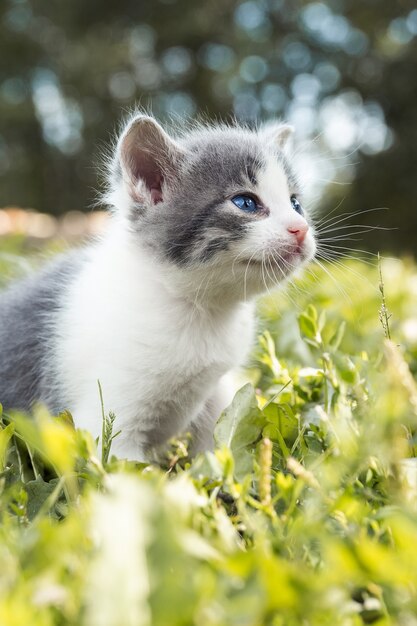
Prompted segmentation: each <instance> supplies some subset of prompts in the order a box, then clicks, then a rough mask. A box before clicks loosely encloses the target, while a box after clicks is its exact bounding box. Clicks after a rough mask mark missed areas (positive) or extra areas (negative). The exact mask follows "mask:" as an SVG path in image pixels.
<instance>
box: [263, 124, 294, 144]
mask: <svg viewBox="0 0 417 626" xmlns="http://www.w3.org/2000/svg"><path fill="white" fill-rule="evenodd" d="M262 134H263V136H264V137H265V139H266V140H267V141H269V142H270V143H273V144H275V145H276V146H278V148H279V149H280V150H284V148H285V147H287V144H288V141H289V139H290V138H291V137H292V136H293V134H294V126H291V125H290V124H284V123H282V122H267V123H266V124H265V126H264V127H263V128H262Z"/></svg>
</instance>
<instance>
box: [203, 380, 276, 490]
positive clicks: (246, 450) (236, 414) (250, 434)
mask: <svg viewBox="0 0 417 626" xmlns="http://www.w3.org/2000/svg"><path fill="white" fill-rule="evenodd" d="M264 425H265V418H264V416H263V414H262V411H261V410H260V409H259V407H258V403H257V400H256V395H255V390H254V388H253V387H252V385H251V384H250V383H248V384H247V385H245V386H244V387H242V388H241V389H239V391H238V392H237V393H236V395H235V397H234V399H233V402H232V404H231V405H230V406H229V407H228V408H227V409H226V410H225V411H223V413H222V414H221V416H220V418H219V421H218V422H217V424H216V427H215V430H214V440H215V442H216V445H217V446H218V447H221V446H224V445H226V446H227V447H228V448H230V449H231V451H232V453H233V457H234V459H235V476H236V478H237V479H238V480H241V479H242V478H243V477H244V475H245V474H246V473H247V472H250V471H251V470H252V465H253V458H252V455H251V454H250V450H251V449H252V447H253V444H254V443H255V442H256V441H257V440H258V439H259V438H260V436H261V434H262V427H263V426H264Z"/></svg>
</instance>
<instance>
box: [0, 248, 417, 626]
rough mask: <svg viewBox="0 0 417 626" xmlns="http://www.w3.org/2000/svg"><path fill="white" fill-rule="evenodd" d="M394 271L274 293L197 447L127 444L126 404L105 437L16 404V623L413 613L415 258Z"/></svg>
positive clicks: (10, 562)
mask: <svg viewBox="0 0 417 626" xmlns="http://www.w3.org/2000/svg"><path fill="white" fill-rule="evenodd" d="M0 262H1V263H3V265H4V263H5V261H4V259H3V260H2V261H0ZM3 265H2V268H3ZM329 273H330V275H329ZM382 276H383V282H384V288H383V291H384V294H382V293H381V288H380V287H381V281H380V276H379V271H378V267H377V263H376V262H375V264H372V266H369V265H366V264H364V263H361V262H359V261H351V262H350V263H348V265H347V267H345V269H342V268H340V269H338V268H337V267H336V266H334V267H332V266H325V268H324V269H323V268H319V267H315V268H314V276H313V275H307V276H306V277H305V278H304V280H303V281H301V282H300V283H298V285H297V288H295V289H292V290H291V291H290V294H289V296H288V297H287V296H284V295H272V296H268V297H266V298H264V299H263V300H262V301H261V302H260V305H259V318H260V324H259V338H258V342H257V345H256V347H255V350H254V353H253V358H252V361H251V363H250V366H249V367H248V369H247V371H246V372H245V373H244V374H242V384H243V383H244V381H249V382H246V383H245V384H243V386H242V388H241V390H240V391H239V392H238V394H237V395H236V397H235V400H234V402H233V404H232V405H231V406H230V407H229V408H228V409H227V410H226V411H225V413H224V414H223V415H222V416H221V418H220V420H219V422H218V424H217V427H216V450H215V451H214V452H213V453H207V454H205V455H201V456H199V457H197V458H196V459H194V460H191V459H189V457H188V455H187V437H184V439H183V440H178V441H174V442H172V444H171V445H170V446H169V448H168V449H167V450H166V451H165V452H164V453H163V454H161V458H160V459H159V462H158V463H154V464H150V465H147V466H145V465H139V464H134V463H127V462H125V461H121V460H117V459H115V458H114V457H112V455H111V449H110V450H109V447H110V444H111V438H112V436H113V434H112V429H113V432H115V431H117V416H116V419H115V421H114V423H113V416H111V415H110V416H106V417H105V424H104V425H103V433H105V441H104V442H103V445H102V444H101V443H100V445H99V446H98V448H97V447H96V444H95V442H94V441H93V439H92V437H91V436H90V435H89V434H88V433H86V432H81V431H75V430H74V428H73V426H72V423H71V418H70V416H69V415H66V416H61V417H60V418H52V417H50V416H49V415H47V414H46V412H45V411H44V410H43V409H41V408H40V409H39V410H38V411H37V412H36V415H35V419H34V420H29V419H27V418H26V417H25V416H21V415H14V416H6V415H3V417H2V430H1V431H0V476H1V479H0V490H1V496H0V515H1V525H0V535H1V537H0V564H1V566H0V624H1V625H3V624H4V625H6V626H28V625H29V624H30V626H50V625H51V626H52V625H59V626H64V625H65V626H66V625H74V626H151V625H152V626H188V625H190V626H191V625H193V626H194V625H195V626H246V625H247V626H261V625H265V626H267V625H268V626H281V625H282V626H284V625H285V626H291V625H294V626H298V625H313V626H316V625H321V624H323V625H329V626H335V625H339V624H343V625H346V626H350V625H360V624H363V623H375V624H378V625H383V624H386V625H388V624H390V625H392V624H398V625H410V626H412V625H414V624H416V623H417V590H416V585H417V461H416V459H415V456H416V449H417V448H416V443H417V442H416V431H417V385H416V383H415V380H414V374H415V373H416V371H417V268H416V267H415V265H414V264H413V263H412V262H411V261H409V260H404V261H401V260H398V259H391V260H385V261H383V263H382ZM382 295H384V297H385V307H386V309H387V310H384V308H382V311H381V306H382V305H383V303H382ZM390 315H391V317H389V316H390ZM380 317H382V319H383V320H384V324H381V322H380ZM387 325H388V328H389V332H390V334H391V339H392V341H391V342H390V341H389V340H387V339H386V337H385V335H387V334H388V333H387ZM97 393H99V391H97Z"/></svg>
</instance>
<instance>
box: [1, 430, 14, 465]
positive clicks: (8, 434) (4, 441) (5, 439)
mask: <svg viewBox="0 0 417 626" xmlns="http://www.w3.org/2000/svg"><path fill="white" fill-rule="evenodd" d="M13 433H14V424H13V423H10V424H9V425H8V426H6V427H5V428H2V429H1V430H0V471H1V472H2V471H3V470H4V468H5V466H6V455H7V448H8V447H9V442H10V439H11V438H12V436H13Z"/></svg>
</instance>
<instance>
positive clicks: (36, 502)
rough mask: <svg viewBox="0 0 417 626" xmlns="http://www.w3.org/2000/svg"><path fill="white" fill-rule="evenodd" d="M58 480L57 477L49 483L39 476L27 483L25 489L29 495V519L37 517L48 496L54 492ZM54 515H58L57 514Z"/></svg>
mask: <svg viewBox="0 0 417 626" xmlns="http://www.w3.org/2000/svg"><path fill="white" fill-rule="evenodd" d="M57 482H58V479H57V478H54V479H53V480H51V481H50V482H48V483H47V482H45V481H44V480H43V478H42V477H39V478H37V479H36V480H31V481H29V482H27V483H26V484H25V490H26V493H27V495H28V502H27V516H28V518H29V519H33V518H34V517H36V515H37V514H38V513H39V511H40V510H41V508H42V506H43V505H44V503H45V501H46V500H47V498H48V497H49V496H50V495H51V494H52V493H53V491H54V489H55V487H56V484H57ZM53 516H54V517H57V516H56V514H55V515H53Z"/></svg>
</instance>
